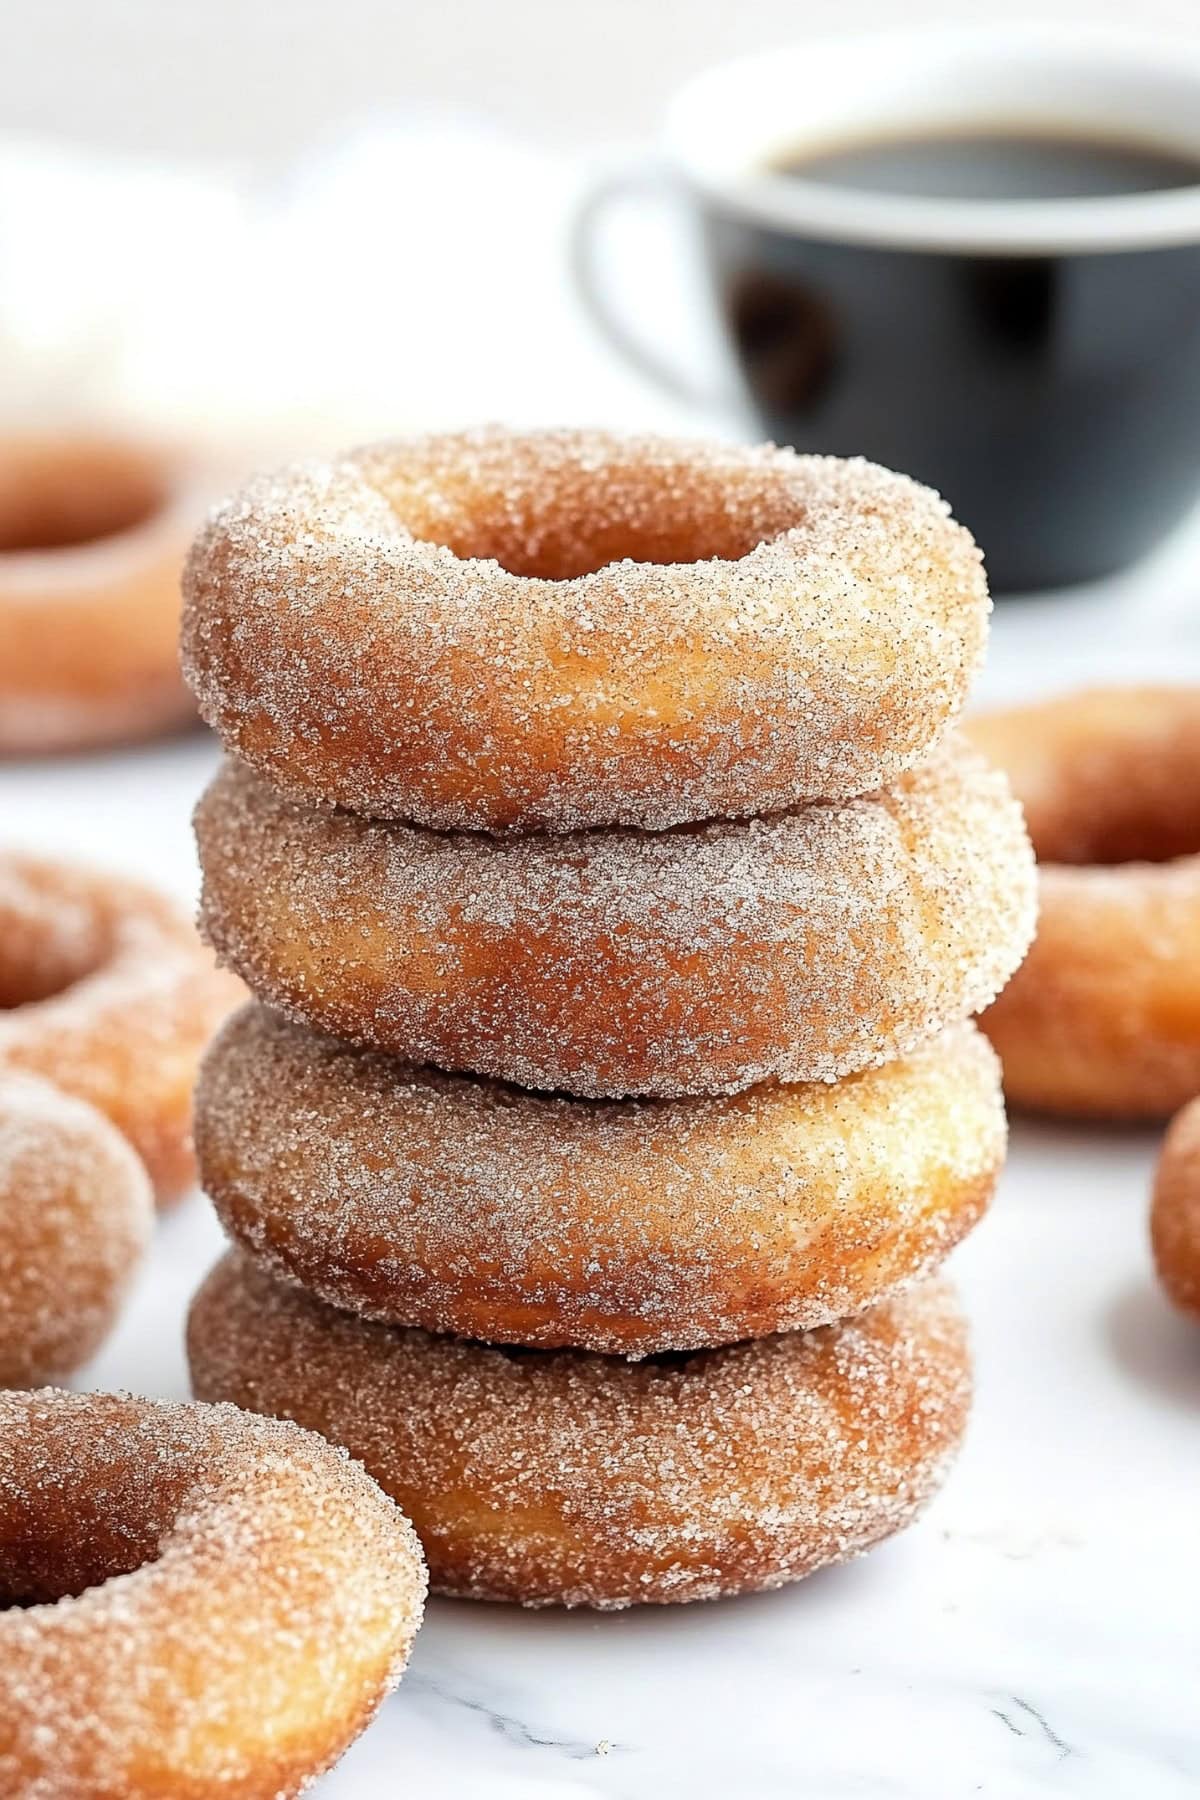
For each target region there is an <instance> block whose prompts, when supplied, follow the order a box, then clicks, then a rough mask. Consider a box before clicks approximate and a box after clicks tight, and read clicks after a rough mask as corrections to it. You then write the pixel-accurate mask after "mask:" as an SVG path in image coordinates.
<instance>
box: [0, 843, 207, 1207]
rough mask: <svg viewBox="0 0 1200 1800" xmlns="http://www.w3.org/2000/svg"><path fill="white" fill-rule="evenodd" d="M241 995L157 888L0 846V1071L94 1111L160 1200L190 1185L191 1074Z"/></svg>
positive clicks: (193, 1163) (192, 1156) (194, 1072)
mask: <svg viewBox="0 0 1200 1800" xmlns="http://www.w3.org/2000/svg"><path fill="white" fill-rule="evenodd" d="M241 993H242V989H241V984H240V983H238V982H235V981H233V980H232V979H231V977H230V976H228V975H226V974H224V973H222V972H221V971H219V970H217V969H215V968H214V967H213V964H212V958H211V956H210V955H209V954H208V952H207V951H206V950H205V949H204V948H203V946H202V945H201V944H200V943H199V942H198V940H197V938H196V934H195V931H194V930H193V928H192V926H191V924H190V922H189V921H188V920H187V919H185V918H184V917H183V915H182V914H181V913H180V912H179V911H178V910H177V909H176V908H175V907H174V906H173V905H172V904H171V903H170V902H169V901H168V900H166V899H164V898H163V896H162V895H161V894H158V893H156V892H154V891H153V890H152V889H150V888H146V887H142V886H141V885H139V884H138V883H136V882H131V881H123V880H120V879H118V878H116V877H113V876H108V875H101V874H98V873H96V872H95V871H93V870H89V869H82V868H78V867H76V866H73V865H71V864H68V863H60V862H52V861H50V860H48V859H45V858H38V857H31V856H21V855H17V854H16V853H13V852H0V1071H6V1070H23V1071H24V1072H25V1073H27V1074H32V1075H41V1076H43V1077H44V1078H45V1079H46V1080H48V1081H51V1082H52V1083H53V1084H54V1085H55V1086H56V1087H59V1088H62V1089H63V1090H64V1091H65V1092H66V1093H69V1094H74V1095H75V1096H76V1097H77V1098H79V1099H80V1100H86V1101H88V1102H89V1103H90V1104H91V1105H92V1106H94V1107H96V1108H97V1110H98V1111H100V1112H102V1113H104V1114H105V1115H106V1117H108V1118H109V1119H111V1120H112V1122H113V1124H114V1125H115V1126H116V1127H117V1129H118V1130H119V1131H121V1132H122V1133H123V1134H124V1135H125V1136H126V1137H127V1138H128V1139H129V1141H130V1142H131V1143H132V1145H133V1147H134V1149H135V1150H136V1151H137V1152H138V1155H139V1156H140V1157H141V1159H142V1161H143V1162H144V1163H145V1165H146V1168H147V1169H148V1171H149V1173H150V1178H151V1180H152V1181H153V1183H154V1187H155V1191H156V1193H157V1195H158V1198H159V1201H160V1203H163V1204H165V1203H167V1202H169V1201H171V1200H173V1199H175V1198H177V1196H178V1195H179V1194H181V1193H182V1192H184V1190H185V1189H186V1188H187V1187H189V1186H190V1184H191V1183H192V1181H193V1180H194V1178H195V1159H194V1155H193V1150H192V1133H191V1113H192V1104H191V1096H192V1086H193V1083H194V1081H195V1076H196V1066H197V1064H198V1062H199V1060H200V1053H201V1051H202V1050H203V1048H204V1046H205V1044H206V1043H207V1042H208V1039H209V1038H210V1037H211V1035H212V1033H213V1031H214V1030H215V1029H216V1027H217V1025H218V1024H219V1023H220V1021H221V1020H222V1019H223V1018H224V1016H225V1014H226V1013H227V1012H228V1011H229V1010H230V1008H231V1006H233V1005H234V1004H235V1003H236V1001H237V999H238V998H239V997H240V996H241Z"/></svg>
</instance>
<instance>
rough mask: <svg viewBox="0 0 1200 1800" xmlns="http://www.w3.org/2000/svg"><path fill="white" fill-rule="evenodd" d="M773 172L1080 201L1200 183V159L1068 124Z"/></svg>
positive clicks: (897, 142) (909, 188)
mask: <svg viewBox="0 0 1200 1800" xmlns="http://www.w3.org/2000/svg"><path fill="white" fill-rule="evenodd" d="M769 167H770V168H771V170H772V172H774V173H776V174H783V175H795V176H799V177H800V178H802V179H803V180H804V181H819V182H821V183H822V184H823V185H825V186H828V187H840V188H855V189H857V190H858V191H860V192H867V193H872V194H905V195H909V196H911V197H914V198H919V199H923V200H1081V199H1095V198H1097V197H1103V196H1105V195H1110V194H1150V193H1157V192H1161V191H1162V190H1164V189H1170V188H1182V187H1194V186H1196V185H1200V157H1195V156H1189V155H1186V154H1184V153H1183V152H1181V151H1178V150H1171V149H1167V148H1165V147H1164V146H1161V145H1158V144H1150V143H1139V142H1135V141H1134V140H1133V139H1126V138H1107V137H1099V136H1097V137H1083V136H1074V135H1072V134H1070V133H1068V132H1065V131H1053V130H1045V131H1036V132H1033V131H1022V130H1020V129H1018V128H1015V127H1013V128H1004V127H1001V126H997V127H992V128H988V129H986V130H979V129H976V130H972V131H963V132H957V131H939V132H929V133H922V134H921V135H913V136H903V137H901V136H896V137H873V138H868V139H864V140H862V141H860V142H858V143H844V144H838V145H830V146H829V147H827V148H826V149H823V150H822V149H816V150H808V151H805V152H804V153H803V154H800V155H788V156H780V157H777V158H775V159H773V161H772V162H771V164H770V165H769Z"/></svg>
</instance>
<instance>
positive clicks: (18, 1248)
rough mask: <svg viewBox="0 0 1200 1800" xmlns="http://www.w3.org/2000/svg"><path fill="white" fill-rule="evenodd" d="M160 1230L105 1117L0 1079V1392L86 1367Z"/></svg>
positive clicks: (145, 1189)
mask: <svg viewBox="0 0 1200 1800" xmlns="http://www.w3.org/2000/svg"><path fill="white" fill-rule="evenodd" d="M153 1222H154V1196H153V1193H152V1192H151V1188H150V1183H149V1181H148V1179H147V1176H146V1171H145V1169H144V1168H143V1167H142V1164H141V1162H140V1160H139V1159H138V1157H137V1156H136V1155H135V1154H134V1152H133V1150H132V1149H131V1147H130V1145H129V1144H128V1143H127V1142H126V1140H125V1139H124V1138H123V1137H122V1136H121V1134H120V1132H118V1131H117V1129H116V1127H115V1126H113V1125H110V1124H109V1122H108V1120H107V1119H106V1118H105V1117H104V1116H103V1114H101V1113H98V1112H97V1111H96V1109H95V1108H94V1107H91V1106H87V1105H85V1104H84V1102H83V1101H82V1100H75V1099H72V1098H71V1097H70V1096H69V1095H67V1094H64V1093H62V1092H61V1091H60V1090H59V1089H57V1088H53V1087H51V1086H50V1084H49V1082H45V1081H38V1080H37V1079H36V1078H35V1077H33V1076H32V1075H11V1074H5V1073H4V1072H3V1071H0V1387H20V1388H28V1387H39V1386H41V1384H42V1383H43V1382H47V1381H54V1380H60V1379H62V1377H64V1376H66V1375H71V1374H73V1373H74V1372H75V1370H76V1369H78V1368H80V1367H81V1366H82V1365H83V1364H84V1363H85V1362H87V1360H88V1358H89V1357H90V1356H92V1355H93V1353H94V1352H95V1351H96V1350H97V1349H99V1347H100V1345H101V1343H103V1341H104V1339H105V1337H107V1335H108V1332H109V1331H110V1329H111V1327H112V1325H113V1323H114V1321H115V1319H116V1317H117V1314H118V1312H119V1310H120V1306H121V1302H122V1301H123V1299H124V1297H125V1294H126V1291H127V1289H128V1287H129V1284H130V1281H131V1279H132V1277H133V1274H134V1271H135V1270H136V1268H137V1266H138V1263H139V1261H140V1259H141V1256H142V1253H143V1251H144V1250H145V1248H146V1245H147V1244H148V1242H149V1240H150V1232H151V1229H152V1226H153Z"/></svg>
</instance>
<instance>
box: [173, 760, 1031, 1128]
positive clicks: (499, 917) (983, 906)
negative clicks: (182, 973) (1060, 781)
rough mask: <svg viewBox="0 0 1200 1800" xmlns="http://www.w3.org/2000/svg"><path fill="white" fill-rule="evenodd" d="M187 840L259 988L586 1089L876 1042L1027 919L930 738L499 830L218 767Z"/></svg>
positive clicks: (213, 936)
mask: <svg viewBox="0 0 1200 1800" xmlns="http://www.w3.org/2000/svg"><path fill="white" fill-rule="evenodd" d="M196 833H197V839H198V842H199V847H200V859H201V864H202V867H203V870H204V897H203V902H202V921H203V927H204V930H205V932H206V934H207V936H208V938H209V941H210V942H211V943H212V944H213V945H214V946H215V948H216V949H217V950H218V952H219V953H220V955H221V956H222V958H223V959H224V960H226V961H227V962H228V963H229V964H230V965H231V966H232V967H233V968H234V969H236V970H237V971H238V973H239V974H241V975H242V976H243V977H244V978H245V979H246V981H247V982H248V984H249V985H250V987H251V988H252V990H253V991H254V992H255V993H256V994H258V995H259V997H260V998H262V999H264V1000H267V1001H269V1002H270V1003H271V1004H272V1005H274V1006H276V1007H278V1008H280V1009H281V1010H282V1011H284V1012H286V1013H287V1014H289V1015H290V1016H291V1017H294V1018H296V1019H300V1020H304V1021H307V1022H308V1023H310V1024H312V1025H314V1026H316V1027H318V1028H320V1029H322V1030H325V1031H328V1032H330V1033H331V1034H332V1035H334V1036H336V1037H341V1038H344V1039H347V1040H350V1041H356V1042H361V1043H365V1044H370V1045H372V1046H374V1047H377V1048H379V1049H383V1050H387V1051H390V1052H392V1053H394V1054H396V1055H399V1056H401V1057H404V1058H405V1059H406V1060H408V1061H410V1062H414V1063H433V1064H435V1065H436V1066H437V1067H439V1068H443V1069H469V1070H473V1071H475V1072H477V1073H480V1074H486V1075H493V1076H497V1077H499V1078H500V1079H503V1080H506V1081H512V1082H515V1083H517V1084H518V1085H520V1086H522V1087H529V1088H543V1089H564V1090H566V1091H567V1092H569V1093H573V1094H579V1095H584V1096H592V1097H603V1096H608V1095H628V1094H658V1095H671V1094H689V1093H707V1094H718V1093H731V1092H735V1091H737V1090H739V1089H741V1088H745V1087H749V1086H750V1085H752V1084H753V1083H755V1082H759V1081H764V1080H768V1079H771V1078H778V1079H781V1080H787V1081H835V1080H837V1079H839V1078H840V1077H842V1076H844V1075H847V1074H851V1073H853V1072H854V1071H855V1070H858V1069H863V1068H869V1067H873V1066H875V1065H878V1064H880V1063H883V1062H887V1061H890V1060H891V1059H893V1058H895V1057H896V1056H901V1055H904V1054H906V1053H907V1052H908V1051H909V1050H911V1049H913V1048H914V1047H915V1046H916V1045H918V1044H920V1043H922V1042H924V1041H926V1040H927V1039H928V1038H930V1037H931V1036H933V1035H935V1034H936V1033H937V1032H938V1031H939V1030H941V1029H942V1028H943V1027H944V1026H945V1025H947V1024H949V1023H951V1022H954V1021H956V1020H959V1019H962V1018H964V1017H966V1016H968V1015H969V1014H970V1013H972V1012H974V1011H976V1010H978V1009H979V1008H980V1007H982V1006H984V1005H986V1004H987V1003H988V1001H989V1000H991V999H992V997H993V996H994V995H995V993H996V992H997V991H998V989H999V988H1000V987H1002V986H1003V984H1004V982H1005V981H1006V980H1007V978H1008V976H1009V975H1010V974H1011V973H1012V971H1013V969H1014V968H1015V966H1016V964H1017V963H1018V962H1019V961H1020V959H1021V956H1022V955H1023V954H1024V951H1025V947H1026V945H1027V943H1028V941H1029V938H1030V936H1031V934H1032V930H1033V890H1034V870H1033V858H1032V853H1031V851H1030V849H1029V843H1028V839H1027V837H1026V835H1025V830H1024V826H1023V824H1022V821H1021V816H1020V810H1019V808H1018V807H1017V806H1016V804H1015V802H1014V801H1013V799H1012V798H1011V795H1010V794H1009V791H1008V787H1007V784H1006V782H1005V781H1004V778H1003V777H1002V776H1001V775H999V774H997V773H996V772H995V771H992V770H989V769H988V768H987V767H986V766H985V765H984V764H983V763H982V762H981V761H980V759H979V758H978V757H976V756H975V755H974V753H972V752H970V751H968V750H967V749H965V748H964V747H963V746H962V745H961V744H958V743H956V742H953V741H952V742H951V743H950V744H948V745H947V746H946V747H945V748H944V749H943V750H942V751H940V752H939V753H938V754H937V755H936V756H935V757H933V758H932V759H931V760H930V761H929V762H927V763H925V764H922V765H921V767H920V768H918V769H915V770H913V771H912V772H911V773H909V774H908V775H905V776H902V777H901V778H900V780H899V781H898V782H897V783H896V785H895V786H894V787H893V788H891V789H888V790H885V791H884V792H882V793H880V794H876V795H871V796H868V797H866V798H864V799H859V800H848V801H840V802H824V803H814V804H812V805H810V806H806V807H801V808H798V809H797V810H795V811H793V812H790V813H785V814H779V815H777V816H776V817H774V818H771V819H752V820H748V821H742V822H727V821H726V822H717V823H713V824H709V825H703V826H696V827H681V828H677V829H675V830H673V831H666V832H639V831H628V830H620V831H617V830H614V831H598V832H588V833H580V834H576V835H574V836H570V837H561V836H551V835H544V836H524V837H515V838H505V839H499V838H493V837H488V836H485V835H482V834H468V833H455V834H450V835H441V834H438V833H434V832H429V831H425V830H423V829H421V828H420V827H414V826H406V825H399V824H391V825H389V824H382V823H372V822H370V821H367V820H363V819H359V818H356V817H354V816H353V815H352V814H349V813H345V812H335V813H322V812H317V811H313V810H310V809H309V808H307V807H301V806H299V805H296V804H295V803H294V802H291V801H288V800H286V799H283V798H281V797H280V796H279V795H278V794H276V793H274V792H273V791H272V789H271V788H270V787H268V786H267V784H266V783H265V782H263V781H262V780H261V779H260V778H259V777H257V776H255V775H254V774H253V773H251V772H250V771H249V770H247V769H245V768H243V767H241V766H239V765H237V764H234V763H230V764H227V765H226V767H225V768H224V769H223V770H222V771H221V773H220V774H219V775H218V776H217V778H216V780H215V781H214V782H213V784H212V786H211V787H210V788H209V790H208V792H207V793H206V795H205V796H204V798H203V799H202V800H201V802H200V806H199V808H198V810H197V814H196Z"/></svg>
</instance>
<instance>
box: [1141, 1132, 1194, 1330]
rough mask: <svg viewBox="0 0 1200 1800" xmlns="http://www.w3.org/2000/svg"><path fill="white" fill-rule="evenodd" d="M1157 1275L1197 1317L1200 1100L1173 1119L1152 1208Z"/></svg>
mask: <svg viewBox="0 0 1200 1800" xmlns="http://www.w3.org/2000/svg"><path fill="white" fill-rule="evenodd" d="M1150 1239H1151V1243H1152V1245H1153V1248H1154V1262H1155V1266H1156V1267H1157V1269H1158V1276H1159V1280H1160V1281H1161V1282H1162V1285H1163V1287H1164V1288H1165V1289H1166V1291H1167V1293H1168V1294H1169V1296H1170V1298H1171V1299H1172V1300H1173V1301H1174V1302H1175V1305H1176V1306H1178V1307H1180V1308H1182V1310H1183V1311H1184V1312H1188V1313H1194V1314H1195V1315H1196V1317H1197V1318H1200V1100H1192V1101H1189V1103H1188V1104H1187V1105H1186V1106H1185V1107H1184V1108H1183V1109H1182V1111H1181V1112H1179V1113H1177V1114H1176V1116H1175V1118H1174V1119H1173V1120H1172V1121H1171V1125H1170V1128H1169V1130H1168V1132H1167V1135H1166V1138H1165V1139H1164V1141H1163V1147H1162V1153H1161V1155H1160V1156H1159V1160H1158V1171H1157V1174H1156V1175H1155V1178H1154V1199H1153V1202H1152V1204H1151V1208H1150Z"/></svg>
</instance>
